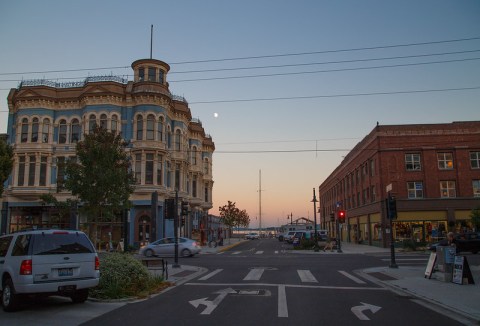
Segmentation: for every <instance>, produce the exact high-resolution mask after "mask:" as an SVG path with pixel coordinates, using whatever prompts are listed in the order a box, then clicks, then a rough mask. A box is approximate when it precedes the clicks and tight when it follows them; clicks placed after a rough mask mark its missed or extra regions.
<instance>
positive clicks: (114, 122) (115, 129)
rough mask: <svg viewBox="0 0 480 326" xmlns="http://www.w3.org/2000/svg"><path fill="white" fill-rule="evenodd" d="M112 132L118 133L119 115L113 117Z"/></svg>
mask: <svg viewBox="0 0 480 326" xmlns="http://www.w3.org/2000/svg"><path fill="white" fill-rule="evenodd" d="M112 132H113V133H115V134H116V133H117V132H118V117H117V115H115V114H114V115H112Z"/></svg>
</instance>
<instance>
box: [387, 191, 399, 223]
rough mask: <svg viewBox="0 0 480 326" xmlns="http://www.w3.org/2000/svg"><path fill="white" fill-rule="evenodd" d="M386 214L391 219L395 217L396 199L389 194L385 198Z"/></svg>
mask: <svg viewBox="0 0 480 326" xmlns="http://www.w3.org/2000/svg"><path fill="white" fill-rule="evenodd" d="M387 216H388V218H389V219H391V220H394V219H396V218H397V199H396V198H395V197H393V196H391V195H388V198H387Z"/></svg>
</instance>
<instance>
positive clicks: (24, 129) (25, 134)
mask: <svg viewBox="0 0 480 326" xmlns="http://www.w3.org/2000/svg"><path fill="white" fill-rule="evenodd" d="M27 141H28V119H27V118H23V120H22V135H21V142H22V143H26V142H27Z"/></svg>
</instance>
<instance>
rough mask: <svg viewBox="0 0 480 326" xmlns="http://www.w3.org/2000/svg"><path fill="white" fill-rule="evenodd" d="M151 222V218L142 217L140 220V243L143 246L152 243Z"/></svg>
mask: <svg viewBox="0 0 480 326" xmlns="http://www.w3.org/2000/svg"><path fill="white" fill-rule="evenodd" d="M150 229H151V221H150V216H147V215H142V216H140V218H139V219H138V241H139V242H140V245H141V246H144V245H146V244H148V243H149V242H150Z"/></svg>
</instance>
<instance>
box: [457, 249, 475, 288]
mask: <svg viewBox="0 0 480 326" xmlns="http://www.w3.org/2000/svg"><path fill="white" fill-rule="evenodd" d="M464 280H465V281H466V283H465V284H475V281H474V280H473V275H472V271H471V270H470V266H469V265H468V260H467V257H465V256H455V260H454V263H453V278H452V282H453V283H456V284H460V285H461V284H464V283H463V281H464Z"/></svg>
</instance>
